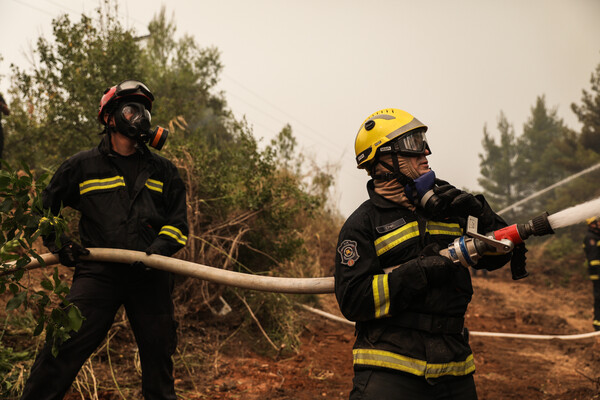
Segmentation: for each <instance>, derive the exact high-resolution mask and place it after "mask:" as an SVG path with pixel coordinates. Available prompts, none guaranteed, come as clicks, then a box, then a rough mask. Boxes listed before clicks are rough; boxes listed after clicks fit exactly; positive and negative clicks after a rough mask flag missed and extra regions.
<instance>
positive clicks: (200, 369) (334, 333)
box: [2, 269, 600, 400]
mask: <svg viewBox="0 0 600 400" xmlns="http://www.w3.org/2000/svg"><path fill="white" fill-rule="evenodd" d="M554 281H556V279H555V280H554ZM473 284H474V289H475V294H474V297H473V301H472V303H471V305H470V307H469V311H468V314H467V316H466V320H467V326H468V328H469V329H470V330H471V331H472V332H473V333H472V335H471V346H472V348H473V351H474V354H475V364H476V368H477V371H476V373H475V381H476V384H477V391H478V394H479V398H480V399H482V400H486V399H489V400H496V399H553V400H584V399H595V400H600V337H598V336H596V337H594V338H587V339H579V340H569V341H566V340H558V339H552V340H528V339H510V338H494V337H483V336H477V332H508V333H528V334H563V335H565V334H578V333H587V332H590V331H591V316H592V311H591V310H592V309H591V304H592V296H591V284H590V282H589V281H588V280H587V279H585V277H584V276H573V277H571V278H570V279H568V281H567V282H563V283H562V284H560V285H558V284H556V283H552V280H550V279H547V278H545V277H544V275H543V274H541V273H536V272H532V274H531V276H530V277H529V278H527V279H525V280H521V281H516V282H515V281H512V280H511V278H510V275H509V271H508V269H503V270H500V271H496V272H493V273H489V274H488V275H487V276H486V277H483V276H481V275H478V276H475V277H473ZM319 300H320V308H321V309H323V310H324V311H327V312H329V313H331V314H335V315H340V314H339V310H338V309H337V305H336V303H335V299H334V297H333V295H322V296H319ZM233 314H235V313H230V314H228V315H227V316H224V317H218V316H207V315H198V317H197V320H189V319H188V320H185V321H181V324H180V329H179V346H178V351H177V353H176V355H175V357H174V360H175V378H176V387H177V391H178V395H179V397H180V398H181V399H188V400H198V399H223V400H225V399H249V400H252V399H261V400H263V399H294V400H303V399H320V398H323V399H346V398H347V397H348V394H349V391H350V389H351V380H352V366H351V363H352V361H351V348H352V344H353V340H354V332H353V327H352V326H350V325H347V324H344V323H340V322H337V321H333V320H329V319H326V318H323V317H321V316H318V315H316V314H313V313H310V312H308V311H304V310H303V311H301V316H302V318H303V319H304V321H305V325H304V329H303V330H302V332H301V334H300V336H299V338H300V341H301V346H300V349H299V350H298V352H296V353H294V352H285V351H283V352H281V354H280V355H279V356H274V357H267V356H264V355H260V353H259V352H258V351H255V350H254V349H255V347H254V346H253V344H252V343H248V342H244V339H243V337H244V336H243V335H239V334H238V333H239V326H241V323H240V320H239V318H240V317H239V316H236V315H233ZM119 318H120V319H118V320H117V322H116V323H115V325H114V327H113V329H112V330H111V332H110V340H109V341H108V342H107V343H105V344H104V345H103V347H102V348H100V349H98V351H97V352H96V354H95V356H94V357H93V358H92V359H91V361H90V362H88V363H87V364H86V365H85V366H84V368H83V369H82V371H81V373H80V374H79V376H78V378H77V381H76V382H75V384H74V385H73V388H72V389H71V391H70V392H69V394H68V395H67V397H66V399H67V400H75V399H101V400H113V399H114V400H116V399H141V398H142V397H141V394H140V390H139V386H140V371H139V360H138V359H137V358H136V357H135V354H136V352H135V347H134V345H133V340H132V339H133V337H132V334H131V331H130V329H129V328H128V326H127V322H126V321H125V319H124V317H119ZM2 340H3V344H4V346H12V347H13V348H15V349H18V348H19V345H20V344H22V341H23V336H22V333H21V334H20V333H19V332H18V331H14V332H11V331H10V329H9V330H7V331H6V333H5V335H4V337H3V339H2ZM39 343H40V341H39V339H38V344H39ZM253 348H254V349H253Z"/></svg>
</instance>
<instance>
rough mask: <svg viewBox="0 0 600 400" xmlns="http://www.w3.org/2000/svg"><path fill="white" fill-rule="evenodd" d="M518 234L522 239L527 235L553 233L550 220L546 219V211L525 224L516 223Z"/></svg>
mask: <svg viewBox="0 0 600 400" xmlns="http://www.w3.org/2000/svg"><path fill="white" fill-rule="evenodd" d="M517 226H518V229H519V234H520V236H521V238H522V239H523V240H525V239H527V238H528V237H529V236H531V235H534V236H544V235H550V234H552V233H554V230H553V229H552V226H550V221H548V212H544V213H542V214H540V215H538V216H537V217H535V218H533V219H531V220H530V221H528V222H526V223H525V224H520V225H517Z"/></svg>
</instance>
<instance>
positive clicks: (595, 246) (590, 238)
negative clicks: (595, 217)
mask: <svg viewBox="0 0 600 400" xmlns="http://www.w3.org/2000/svg"><path fill="white" fill-rule="evenodd" d="M583 248H584V251H585V257H586V258H587V261H588V272H589V274H590V279H591V280H593V281H597V280H600V233H599V232H597V231H594V230H591V229H588V231H587V233H586V234H585V238H584V239H583Z"/></svg>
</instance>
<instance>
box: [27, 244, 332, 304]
mask: <svg viewBox="0 0 600 400" xmlns="http://www.w3.org/2000/svg"><path fill="white" fill-rule="evenodd" d="M88 250H89V251H90V255H89V256H84V257H81V258H82V259H84V260H92V261H102V262H118V263H124V264H131V263H133V262H135V261H141V262H143V263H144V264H145V265H147V266H148V267H152V268H156V269H161V270H164V271H169V272H173V273H175V274H179V275H186V276H191V277H192V278H198V279H202V280H206V281H210V282H214V283H218V284H222V285H228V286H235V287H239V288H243V289H252V290H259V291H263V292H277V293H292V294H304V293H306V294H324V293H333V277H328V278H279V277H273V276H260V275H251V274H244V273H241V272H234V271H228V270H224V269H219V268H215V267H209V266H206V265H202V264H196V263H193V262H190V261H184V260H178V259H176V258H171V257H165V256H159V255H156V254H153V255H151V256H149V255H146V253H144V252H141V251H133V250H123V249H105V248H89V249H88ZM41 257H42V259H43V260H44V262H45V263H46V265H53V264H58V263H59V261H58V257H57V256H56V255H54V254H50V253H48V254H43V255H41ZM38 267H40V263H39V262H38V261H37V260H34V261H32V262H30V263H29V264H27V265H26V266H25V267H24V268H25V269H34V268H38Z"/></svg>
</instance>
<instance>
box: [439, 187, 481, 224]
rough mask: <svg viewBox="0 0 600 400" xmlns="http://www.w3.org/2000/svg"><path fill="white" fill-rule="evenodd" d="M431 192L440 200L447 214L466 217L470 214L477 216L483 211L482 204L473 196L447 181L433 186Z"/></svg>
mask: <svg viewBox="0 0 600 400" xmlns="http://www.w3.org/2000/svg"><path fill="white" fill-rule="evenodd" d="M433 192H434V193H435V194H436V195H437V196H438V198H439V199H440V200H441V203H442V204H443V206H444V208H445V211H446V212H447V215H448V216H456V217H461V218H467V217H468V216H469V215H472V216H474V217H479V216H480V215H481V213H482V211H483V205H482V204H481V202H480V201H479V200H477V198H476V197H475V196H473V195H472V194H471V193H467V192H465V191H462V190H460V189H457V188H456V187H454V186H452V185H450V184H449V183H445V184H443V185H441V186H436V187H434V189H433Z"/></svg>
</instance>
